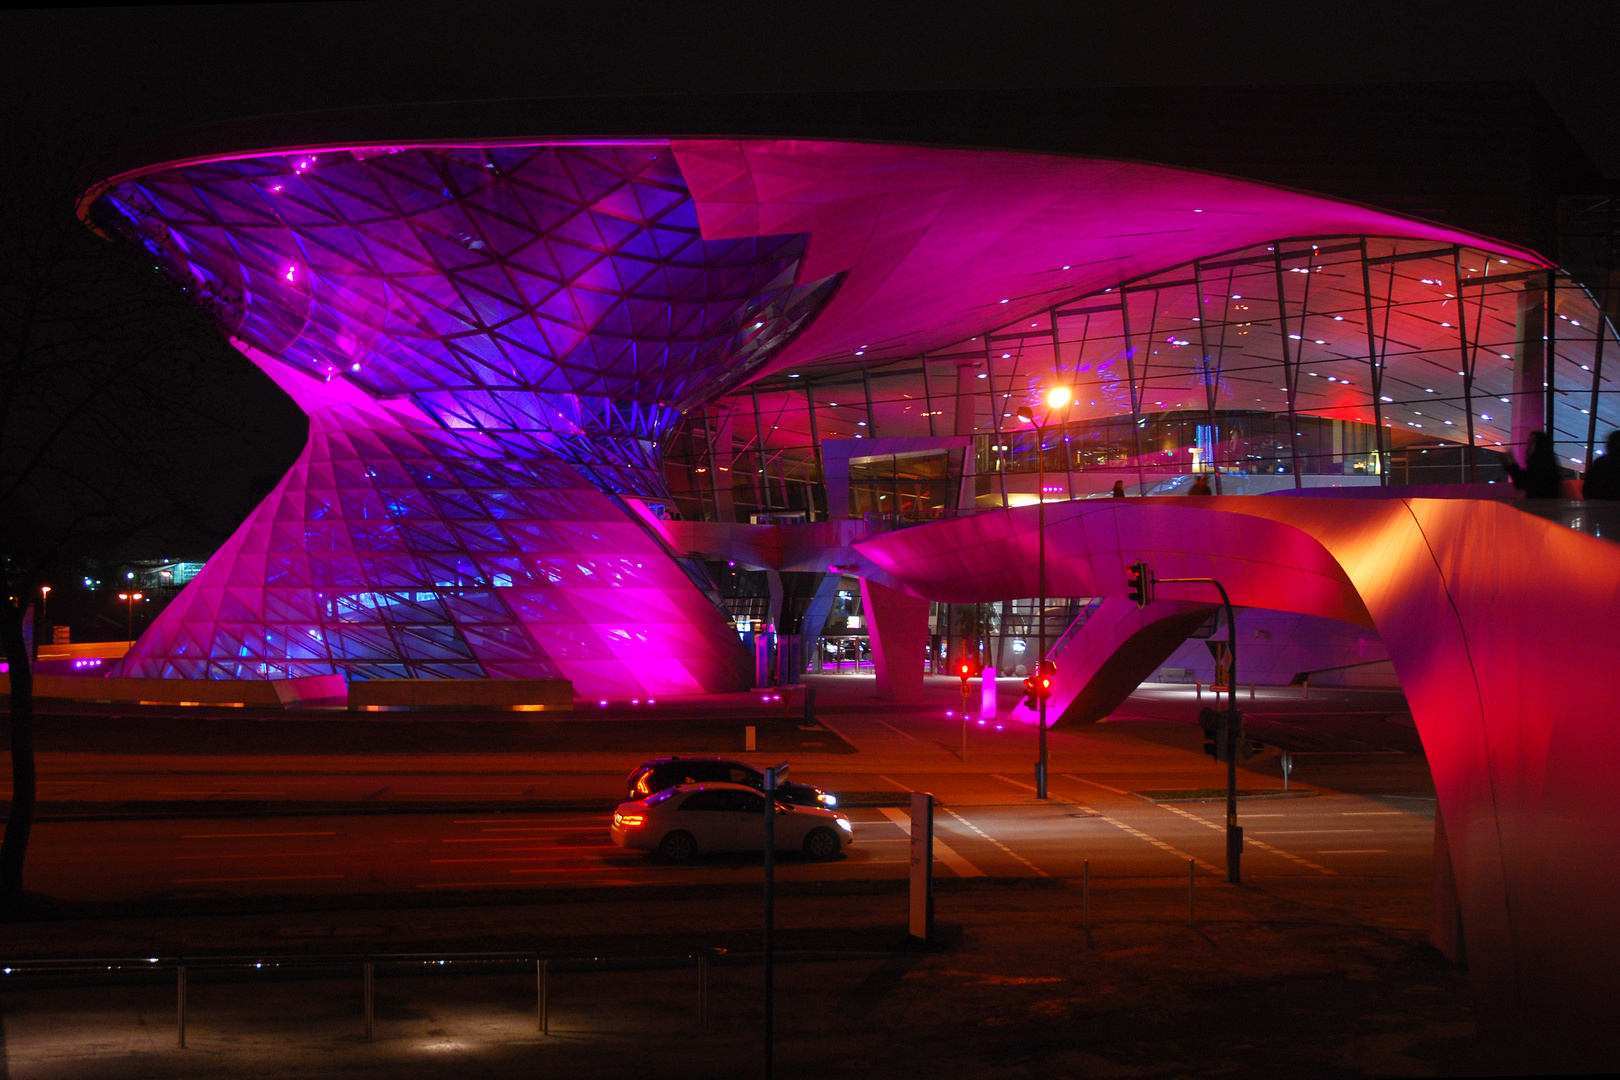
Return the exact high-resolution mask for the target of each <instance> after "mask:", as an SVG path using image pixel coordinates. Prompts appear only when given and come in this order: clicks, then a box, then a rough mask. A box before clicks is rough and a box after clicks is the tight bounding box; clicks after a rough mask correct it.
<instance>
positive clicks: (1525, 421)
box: [1458, 284, 1547, 465]
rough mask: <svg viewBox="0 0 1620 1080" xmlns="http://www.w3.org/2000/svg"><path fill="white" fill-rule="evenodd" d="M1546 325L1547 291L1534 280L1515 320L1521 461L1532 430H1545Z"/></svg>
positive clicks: (1516, 440) (1515, 438) (1515, 430)
mask: <svg viewBox="0 0 1620 1080" xmlns="http://www.w3.org/2000/svg"><path fill="white" fill-rule="evenodd" d="M1458 291H1459V292H1461V291H1462V290H1460V289H1459V290H1458ZM1546 326H1547V294H1546V292H1545V290H1543V289H1542V288H1541V287H1540V286H1539V285H1534V284H1532V285H1531V286H1530V287H1529V288H1527V289H1525V290H1524V291H1523V292H1522V293H1520V294H1519V306H1518V311H1517V313H1516V315H1515V317H1514V320H1513V424H1512V428H1511V432H1512V434H1510V435H1509V436H1508V440H1509V442H1510V444H1511V445H1510V447H1509V448H1510V449H1511V450H1512V452H1513V456H1514V458H1515V459H1517V461H1518V462H1519V464H1520V465H1523V464H1525V460H1524V458H1525V447H1526V445H1527V444H1528V443H1529V441H1530V433H1531V432H1532V431H1539V430H1543V425H1544V424H1545V422H1546V417H1545V416H1544V412H1545V402H1546V386H1547V351H1546V348H1545V346H1546V342H1545V341H1543V339H1542V335H1543V334H1545V333H1546Z"/></svg>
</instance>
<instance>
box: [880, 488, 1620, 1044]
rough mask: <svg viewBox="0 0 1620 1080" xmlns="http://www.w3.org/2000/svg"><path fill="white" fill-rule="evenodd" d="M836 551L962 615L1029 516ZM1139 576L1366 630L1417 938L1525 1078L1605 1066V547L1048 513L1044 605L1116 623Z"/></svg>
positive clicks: (1395, 519)
mask: <svg viewBox="0 0 1620 1080" xmlns="http://www.w3.org/2000/svg"><path fill="white" fill-rule="evenodd" d="M856 550H857V552H858V553H859V556H860V557H861V559H862V560H863V561H864V562H865V564H866V565H865V567H864V569H863V571H862V572H863V573H865V574H866V575H868V576H870V577H873V578H875V579H877V580H880V581H883V582H885V583H887V584H889V585H890V586H893V587H896V588H899V589H902V590H904V591H905V592H907V593H909V594H910V595H913V596H922V597H927V598H930V599H935V600H942V601H951V602H956V603H964V602H966V603H984V602H989V601H994V600H1000V599H1006V598H1011V597H1020V596H1028V595H1029V594H1030V593H1031V592H1033V591H1035V589H1036V587H1037V586H1036V574H1037V538H1036V514H1035V511H1034V509H1033V508H1029V509H1014V510H1005V511H996V512H993V513H989V514H980V515H975V516H974V517H971V518H966V519H959V520H956V521H948V522H939V523H935V524H931V525H924V526H919V527H917V528H913V529H907V530H903V531H901V532H897V533H891V534H889V535H886V536H882V537H878V538H875V539H871V540H867V541H864V542H862V543H859V544H857V545H856ZM1139 559H1140V560H1145V561H1146V562H1147V563H1148V564H1149V565H1150V566H1151V567H1152V568H1153V570H1154V571H1155V573H1156V574H1157V575H1159V576H1161V577H1165V578H1169V577H1208V576H1213V577H1216V578H1218V579H1220V580H1221V581H1222V583H1223V584H1224V585H1225V586H1226V588H1227V590H1228V591H1229V592H1230V594H1231V598H1232V602H1233V603H1234V604H1237V605H1240V606H1249V607H1259V608H1268V609H1272V610H1278V611H1293V612H1300V613H1304V614H1310V615H1321V616H1327V617H1330V618H1334V619H1338V620H1342V621H1345V622H1351V623H1357V624H1360V625H1363V626H1368V627H1371V628H1374V629H1376V630H1377V631H1378V633H1379V635H1380V638H1381V640H1382V641H1383V643H1384V645H1385V647H1386V648H1387V649H1388V650H1389V655H1390V658H1391V660H1392V661H1393V663H1394V666H1395V670H1396V673H1397V674H1398V675H1399V677H1400V681H1401V687H1402V689H1403V690H1404V691H1405V694H1406V698H1407V701H1408V702H1409V704H1410V706H1411V709H1412V717H1413V719H1414V720H1415V722H1416V724H1417V728H1418V732H1419V734H1420V735H1421V737H1422V739H1423V746H1424V750H1425V752H1426V754H1427V756H1428V760H1429V765H1430V768H1431V770H1432V771H1433V775H1434V782H1435V788H1436V791H1437V793H1438V796H1439V815H1440V816H1439V819H1438V822H1437V830H1436V849H1435V857H1436V862H1437V866H1436V870H1435V873H1436V880H1437V885H1438V886H1439V887H1438V888H1437V903H1436V910H1435V920H1436V926H1435V931H1436V932H1435V940H1436V943H1437V944H1439V945H1441V946H1442V947H1443V948H1445V949H1447V951H1448V952H1451V953H1452V954H1453V955H1454V956H1455V957H1457V958H1459V959H1460V958H1461V955H1462V952H1463V942H1464V941H1466V954H1467V959H1468V964H1469V968H1470V975H1471V980H1472V982H1473V986H1474V989H1475V991H1476V994H1477V998H1478V1001H1479V1002H1480V1007H1481V1020H1482V1022H1483V1023H1484V1025H1486V1030H1488V1032H1489V1033H1490V1034H1492V1035H1493V1036H1494V1037H1495V1038H1497V1039H1499V1040H1503V1041H1506V1042H1510V1043H1512V1042H1516V1041H1517V1042H1521V1044H1522V1045H1524V1046H1526V1047H1533V1048H1535V1050H1536V1052H1537V1053H1545V1054H1549V1055H1551V1056H1547V1057H1538V1058H1532V1059H1530V1060H1532V1061H1533V1062H1534V1063H1535V1066H1536V1067H1538V1068H1545V1067H1550V1066H1551V1065H1552V1064H1553V1063H1554V1062H1557V1061H1560V1060H1562V1061H1565V1062H1584V1063H1585V1064H1587V1065H1590V1064H1592V1063H1593V1062H1597V1061H1607V1062H1609V1063H1610V1064H1611V1065H1612V1063H1613V1060H1614V1049H1613V1044H1612V1040H1610V1039H1608V1038H1607V1034H1606V1032H1607V1030H1608V1020H1607V1017H1608V1014H1609V1013H1610V1012H1611V1011H1612V1008H1613V1003H1614V1002H1615V1001H1616V1000H1620V930H1617V929H1616V923H1615V919H1614V912H1615V903H1614V899H1613V896H1612V892H1613V890H1612V884H1613V882H1614V881H1615V880H1617V879H1620V794H1617V789H1616V787H1615V785H1614V783H1613V777H1614V776H1615V774H1616V771H1617V770H1620V705H1617V704H1616V702H1615V700H1614V697H1613V694H1612V692H1611V690H1610V687H1609V686H1608V684H1607V680H1606V679H1603V678H1601V677H1599V676H1598V675H1597V673H1600V672H1606V671H1609V670H1611V669H1612V667H1613V664H1614V657H1615V656H1616V655H1617V654H1620V627H1617V625H1616V622H1615V618H1614V613H1615V611H1616V608H1617V605H1620V548H1617V547H1616V546H1615V545H1614V544H1613V542H1611V541H1607V540H1600V539H1596V538H1593V537H1590V536H1584V535H1581V534H1579V533H1575V532H1572V531H1571V530H1569V529H1567V528H1565V527H1563V526H1561V525H1559V524H1556V523H1553V522H1550V521H1546V520H1543V519H1541V518H1538V517H1535V516H1532V515H1530V514H1527V513H1524V512H1523V511H1521V510H1519V509H1516V508H1515V507H1514V506H1513V505H1512V504H1510V503H1506V502H1500V501H1494V500H1478V499H1420V498H1393V497H1392V498H1387V499H1384V498H1379V499H1347V498H1333V497H1305V498H1276V497H1243V496H1228V497H1225V498H1220V499H1210V498H1199V497H1191V498H1168V499H1147V500H1136V499H1132V500H1126V501H1120V500H1113V499H1106V500H1099V501H1082V502H1073V503H1067V504H1064V505H1061V506H1057V507H1051V508H1048V510H1047V580H1048V582H1049V583H1050V584H1049V588H1050V589H1051V591H1052V594H1058V595H1071V596H1094V597H1106V598H1108V599H1106V600H1105V601H1104V603H1105V604H1114V605H1123V606H1127V607H1132V608H1134V605H1133V604H1132V603H1131V601H1129V600H1127V599H1126V598H1125V592H1126V578H1125V568H1126V566H1127V565H1129V564H1131V563H1134V562H1136V561H1137V560H1139ZM1211 599H1212V594H1211V593H1210V592H1209V591H1208V590H1207V587H1200V586H1196V585H1170V584H1166V585H1162V586H1161V587H1160V588H1159V590H1158V595H1157V598H1156V603H1155V604H1154V605H1152V606H1150V608H1149V609H1148V610H1147V611H1146V612H1144V613H1143V614H1144V615H1146V616H1148V617H1149V618H1155V617H1162V618H1171V619H1173V618H1175V617H1176V616H1177V615H1178V614H1179V613H1180V612H1181V610H1182V609H1184V608H1186V607H1188V606H1192V605H1205V604H1208V603H1209V601H1210V600H1211ZM1154 608H1163V609H1164V610H1163V612H1160V613H1158V614H1155V613H1154ZM1103 621H1107V620H1103ZM1571 626H1575V627H1580V628H1581V633H1579V634H1573V635H1572V634H1570V633H1568V628H1569V627H1571ZM1118 644H1119V643H1118V642H1117V641H1114V642H1110V643H1109V644H1108V646H1107V647H1110V648H1112V647H1118ZM1453 883H1454V886H1455V892H1454V894H1453V893H1452V892H1451V886H1452V884H1453ZM1459 914H1460V922H1459V921H1458V915H1459Z"/></svg>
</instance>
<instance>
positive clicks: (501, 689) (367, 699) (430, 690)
mask: <svg viewBox="0 0 1620 1080" xmlns="http://www.w3.org/2000/svg"><path fill="white" fill-rule="evenodd" d="M349 708H350V709H353V710H357V711H363V712H380V711H383V710H386V709H509V710H512V711H513V712H572V711H573V708H574V684H573V683H571V682H569V681H568V680H567V679H367V680H366V681H364V682H354V683H350V684H349Z"/></svg>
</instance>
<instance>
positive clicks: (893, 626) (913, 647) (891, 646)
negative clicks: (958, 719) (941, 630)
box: [861, 578, 928, 701]
mask: <svg viewBox="0 0 1620 1080" xmlns="http://www.w3.org/2000/svg"><path fill="white" fill-rule="evenodd" d="M861 607H862V609H863V610H864V611H865V614H866V625H867V628H868V632H869V634H870V635H871V644H872V668H873V671H874V672H875V673H876V674H877V696H878V698H879V699H880V700H883V701H920V700H922V688H923V655H924V652H925V650H926V649H927V647H928V601H927V600H924V599H922V598H921V597H917V596H910V595H908V594H906V593H903V592H900V591H899V590H897V589H891V588H889V587H888V586H887V585H879V584H877V583H876V582H874V581H867V580H866V579H865V578H862V579H861Z"/></svg>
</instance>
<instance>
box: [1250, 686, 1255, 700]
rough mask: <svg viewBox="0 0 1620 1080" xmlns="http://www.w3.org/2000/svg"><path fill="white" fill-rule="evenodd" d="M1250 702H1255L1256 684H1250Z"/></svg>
mask: <svg viewBox="0 0 1620 1080" xmlns="http://www.w3.org/2000/svg"><path fill="white" fill-rule="evenodd" d="M1249 700H1250V701H1253V700H1254V683H1250V684H1249Z"/></svg>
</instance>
